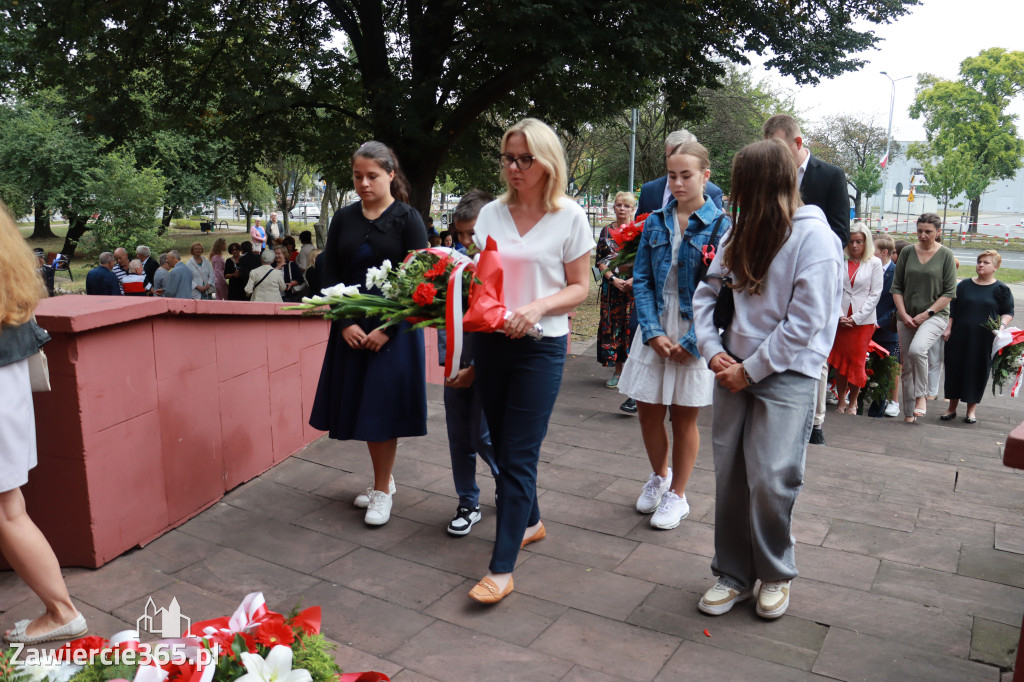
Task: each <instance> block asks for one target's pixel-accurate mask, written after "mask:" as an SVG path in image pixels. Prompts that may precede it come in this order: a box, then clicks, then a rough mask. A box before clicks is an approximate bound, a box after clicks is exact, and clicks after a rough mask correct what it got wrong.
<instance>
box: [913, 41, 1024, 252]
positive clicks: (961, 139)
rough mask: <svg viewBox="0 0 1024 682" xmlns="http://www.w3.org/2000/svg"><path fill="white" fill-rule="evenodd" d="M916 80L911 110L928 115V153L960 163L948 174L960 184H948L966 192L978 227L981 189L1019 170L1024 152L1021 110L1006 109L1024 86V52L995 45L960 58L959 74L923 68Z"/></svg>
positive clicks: (973, 228) (954, 191) (974, 226)
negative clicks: (949, 76)
mask: <svg viewBox="0 0 1024 682" xmlns="http://www.w3.org/2000/svg"><path fill="white" fill-rule="evenodd" d="M917 82H918V86H917V95H916V97H915V98H914V103H913V104H912V105H911V107H910V115H911V117H912V118H915V119H916V118H923V119H924V129H925V138H926V141H927V143H928V149H927V156H928V157H929V158H936V159H943V160H944V159H947V158H948V159H950V161H949V164H951V166H957V167H960V168H961V170H962V172H959V173H952V174H951V175H950V176H949V178H950V180H955V181H956V183H957V184H955V185H951V186H950V187H949V188H948V189H949V190H950V191H951V192H952V194H953V195H956V194H959V193H960V192H963V193H964V194H966V195H967V199H968V201H969V202H970V214H971V218H970V228H969V229H970V231H972V232H975V231H977V229H978V207H979V205H980V204H981V195H982V193H984V192H985V190H986V189H988V186H989V185H990V184H992V182H994V181H996V180H1005V179H1009V178H1012V177H1013V176H1014V175H1016V173H1017V171H1018V170H1019V169H1020V166H1021V160H1022V158H1024V140H1021V138H1020V136H1019V135H1018V132H1017V127H1016V125H1015V123H1014V122H1015V119H1016V116H1014V115H1013V114H1011V113H1009V112H1008V111H1007V107H1008V106H1009V104H1010V101H1011V100H1012V99H1013V98H1014V97H1016V96H1017V95H1019V94H1020V93H1021V91H1022V90H1024V52H1009V51H1007V50H1004V49H1002V48H998V47H994V48H990V49H988V50H983V51H982V52H981V53H980V54H979V55H978V56H977V57H968V58H967V59H965V60H963V61H962V62H960V78H959V80H956V81H949V80H942V79H939V78H936V77H935V76H932V75H929V74H922V75H920V76H918V79H917ZM926 177H927V175H926ZM929 181H930V180H929Z"/></svg>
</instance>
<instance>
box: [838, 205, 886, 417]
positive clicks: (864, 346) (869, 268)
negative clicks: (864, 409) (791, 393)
mask: <svg viewBox="0 0 1024 682" xmlns="http://www.w3.org/2000/svg"><path fill="white" fill-rule="evenodd" d="M844 251H845V253H846V277H844V278H843V303H842V307H841V309H840V316H839V328H838V329H837V330H836V340H835V342H834V343H833V344H832V352H831V353H829V356H828V364H830V365H831V366H832V367H833V368H834V369H835V371H836V393H837V394H838V396H839V408H838V409H837V410H836V411H837V412H839V413H840V414H857V397H858V396H859V395H860V389H862V388H863V387H864V385H865V384H866V383H867V378H868V377H867V373H866V372H865V369H864V366H865V363H866V361H867V354H868V344H870V343H871V335H872V334H874V332H875V306H876V305H877V304H878V298H879V297H880V296H881V295H882V261H880V260H879V259H878V258H876V257H875V244H874V240H872V238H871V233H870V232H869V231H868V228H867V226H866V225H865V224H864V223H862V222H859V221H858V222H856V223H854V224H853V225H852V226H851V227H850V242H849V243H848V244H847V245H846V249H845V250H844ZM847 388H849V390H850V397H849V400H847V397H846V390H847Z"/></svg>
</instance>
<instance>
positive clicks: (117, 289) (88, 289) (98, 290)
mask: <svg viewBox="0 0 1024 682" xmlns="http://www.w3.org/2000/svg"><path fill="white" fill-rule="evenodd" d="M85 293H87V294H89V295H90V296H120V295H121V285H120V284H119V283H118V281H117V275H115V274H114V273H112V272H111V271H110V270H107V269H106V268H105V267H103V266H102V265H97V266H96V267H94V268H93V269H92V270H90V271H89V274H88V275H86V276H85Z"/></svg>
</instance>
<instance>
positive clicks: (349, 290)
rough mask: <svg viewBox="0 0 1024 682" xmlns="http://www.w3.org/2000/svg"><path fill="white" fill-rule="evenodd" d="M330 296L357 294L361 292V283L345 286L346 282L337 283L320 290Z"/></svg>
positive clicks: (339, 296) (338, 296)
mask: <svg viewBox="0 0 1024 682" xmlns="http://www.w3.org/2000/svg"><path fill="white" fill-rule="evenodd" d="M320 293H321V294H323V295H324V296H326V297H328V298H341V297H343V296H355V295H357V294H358V293H359V285H357V284H353V285H351V286H345V284H344V283H339V284H335V285H334V286H333V287H328V288H327V289H324V290H323V291H321V292H320Z"/></svg>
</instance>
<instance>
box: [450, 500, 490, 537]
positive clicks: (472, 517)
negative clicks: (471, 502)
mask: <svg viewBox="0 0 1024 682" xmlns="http://www.w3.org/2000/svg"><path fill="white" fill-rule="evenodd" d="M482 518H483V516H482V515H481V514H480V506H479V505H477V506H476V507H475V508H474V509H470V508H469V507H459V508H458V509H456V510H455V516H454V518H452V520H451V522H449V524H448V535H458V536H462V535H468V534H469V530H470V529H471V528H472V527H473V524H475V523H476V522H477V521H479V520H480V519H482Z"/></svg>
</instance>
